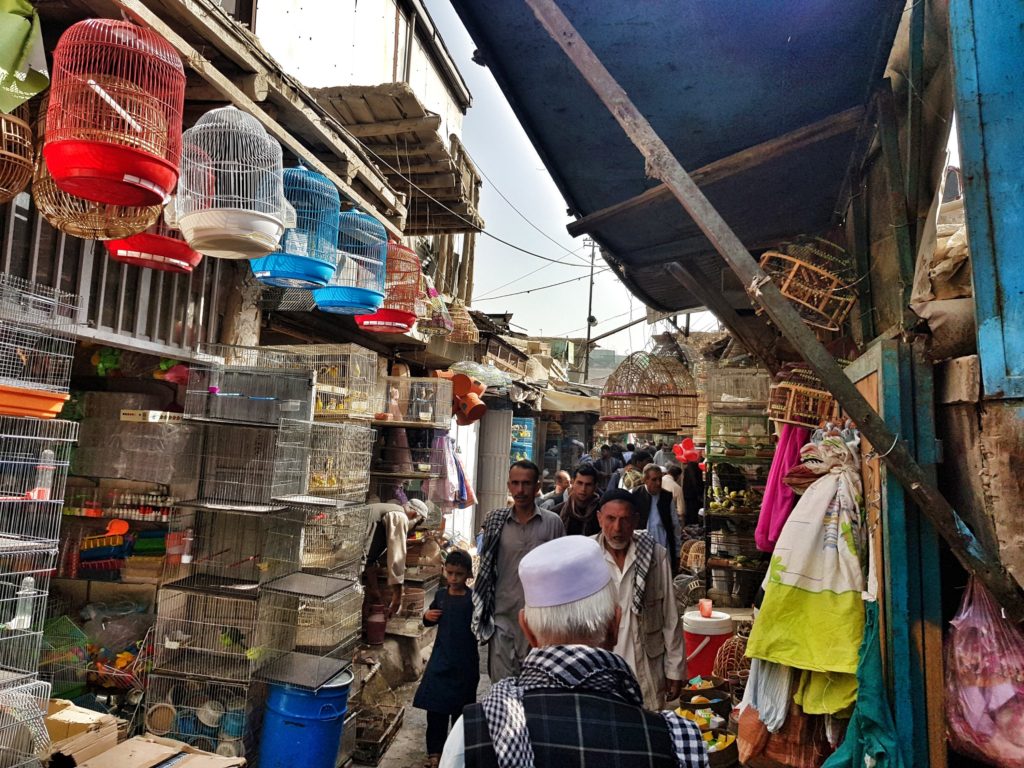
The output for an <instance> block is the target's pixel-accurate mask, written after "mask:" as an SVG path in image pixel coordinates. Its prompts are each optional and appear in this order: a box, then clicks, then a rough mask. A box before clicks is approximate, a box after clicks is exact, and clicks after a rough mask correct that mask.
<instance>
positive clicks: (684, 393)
mask: <svg viewBox="0 0 1024 768" xmlns="http://www.w3.org/2000/svg"><path fill="white" fill-rule="evenodd" d="M655 360H656V361H658V362H659V363H660V364H661V365H662V367H664V369H665V373H666V375H667V376H668V377H669V380H670V383H666V384H665V385H663V387H662V390H661V394H660V396H659V397H658V425H659V427H661V428H662V429H664V430H666V431H669V432H679V431H682V430H688V431H689V430H693V428H694V427H696V426H697V388H696V385H695V384H694V381H693V375H692V374H691V373H690V369H689V368H687V367H686V365H685V364H684V363H683V362H682V361H681V360H679V359H678V358H675V357H657V358H655Z"/></svg>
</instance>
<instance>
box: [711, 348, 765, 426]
mask: <svg viewBox="0 0 1024 768" xmlns="http://www.w3.org/2000/svg"><path fill="white" fill-rule="evenodd" d="M707 377H708V384H707V397H708V409H709V410H710V411H712V412H716V413H717V412H728V411H737V410H742V411H750V410H760V411H763V410H764V408H765V406H766V405H767V404H768V387H769V385H770V384H771V375H770V374H769V373H768V371H767V370H765V369H764V368H754V367H750V368H744V367H739V366H730V365H714V364H712V363H708V367H707ZM709 437H710V435H709Z"/></svg>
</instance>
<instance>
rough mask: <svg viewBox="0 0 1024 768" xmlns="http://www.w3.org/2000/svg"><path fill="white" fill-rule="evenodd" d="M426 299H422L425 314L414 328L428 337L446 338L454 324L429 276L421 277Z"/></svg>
mask: <svg viewBox="0 0 1024 768" xmlns="http://www.w3.org/2000/svg"><path fill="white" fill-rule="evenodd" d="M423 283H424V287H425V294H426V298H425V299H424V307H425V313H424V316H423V317H421V318H420V319H419V320H418V321H417V323H416V327H417V328H419V329H420V332H422V333H425V334H427V335H428V336H446V335H448V334H450V333H451V332H452V329H453V328H454V323H453V322H452V316H451V315H450V314H449V313H448V308H447V307H446V306H445V305H444V301H442V300H441V294H439V293H438V292H437V288H435V287H434V281H433V280H431V279H430V277H429V276H427V275H424V276H423Z"/></svg>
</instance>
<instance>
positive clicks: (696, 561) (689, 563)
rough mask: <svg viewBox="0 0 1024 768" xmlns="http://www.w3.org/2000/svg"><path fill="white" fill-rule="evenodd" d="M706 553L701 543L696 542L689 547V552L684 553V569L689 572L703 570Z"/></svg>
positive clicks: (704, 545)
mask: <svg viewBox="0 0 1024 768" xmlns="http://www.w3.org/2000/svg"><path fill="white" fill-rule="evenodd" d="M706 551H707V545H706V544H705V543H704V542H703V541H698V542H697V543H696V544H694V545H693V546H691V547H690V551H689V552H687V553H686V567H687V568H689V569H690V570H691V571H702V570H704V559H705V557H706V556H707V555H706Z"/></svg>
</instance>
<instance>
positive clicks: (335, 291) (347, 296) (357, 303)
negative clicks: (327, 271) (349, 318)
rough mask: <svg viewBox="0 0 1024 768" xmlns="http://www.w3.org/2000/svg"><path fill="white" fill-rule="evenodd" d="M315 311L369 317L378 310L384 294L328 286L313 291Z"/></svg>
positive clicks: (360, 289) (361, 289) (341, 286)
mask: <svg viewBox="0 0 1024 768" xmlns="http://www.w3.org/2000/svg"><path fill="white" fill-rule="evenodd" d="M313 301H315V302H316V306H317V309H319V310H320V311H322V312H331V313H333V314H336V315H369V314H373V313H374V312H376V311H377V310H378V309H380V305H381V304H383V303H384V294H383V293H380V292H379V291H371V290H369V289H367V288H354V287H351V286H346V285H329V286H327V287H326V288H318V289H316V290H315V291H313Z"/></svg>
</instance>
